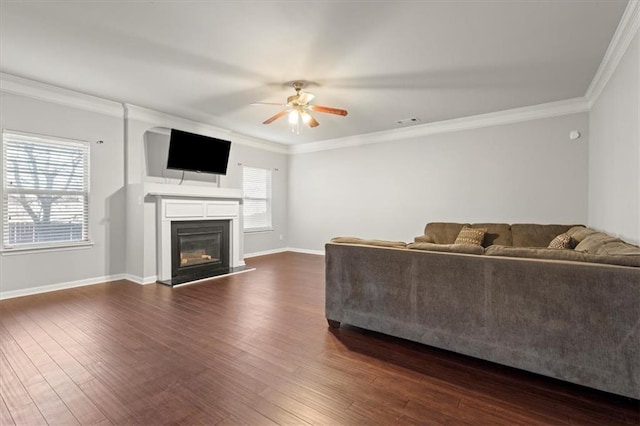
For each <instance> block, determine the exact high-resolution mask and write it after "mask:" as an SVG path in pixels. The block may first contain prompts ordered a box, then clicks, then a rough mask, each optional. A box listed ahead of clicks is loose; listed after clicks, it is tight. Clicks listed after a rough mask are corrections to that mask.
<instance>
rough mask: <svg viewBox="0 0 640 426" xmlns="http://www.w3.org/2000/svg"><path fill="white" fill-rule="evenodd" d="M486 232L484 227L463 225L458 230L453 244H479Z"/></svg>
mask: <svg viewBox="0 0 640 426" xmlns="http://www.w3.org/2000/svg"><path fill="white" fill-rule="evenodd" d="M486 232H487V230H486V229H484V228H471V227H469V226H465V227H464V228H462V229H461V230H460V233H459V234H458V238H456V241H455V243H454V244H467V245H474V246H481V245H482V240H484V234H485V233H486Z"/></svg>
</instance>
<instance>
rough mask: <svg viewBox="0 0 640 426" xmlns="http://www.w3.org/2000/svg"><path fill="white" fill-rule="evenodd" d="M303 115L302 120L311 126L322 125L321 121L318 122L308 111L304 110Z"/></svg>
mask: <svg viewBox="0 0 640 426" xmlns="http://www.w3.org/2000/svg"><path fill="white" fill-rule="evenodd" d="M301 116H302V121H303V122H304V123H305V124H306V125H307V126H309V127H318V126H319V125H320V123H318V121H317V120H316V119H315V118H313V116H312V115H311V114H309V113H308V112H306V111H302V114H301Z"/></svg>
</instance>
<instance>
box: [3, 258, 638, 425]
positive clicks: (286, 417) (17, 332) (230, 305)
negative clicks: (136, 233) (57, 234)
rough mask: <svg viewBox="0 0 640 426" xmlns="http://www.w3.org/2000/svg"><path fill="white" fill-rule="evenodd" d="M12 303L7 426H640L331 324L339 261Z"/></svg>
mask: <svg viewBox="0 0 640 426" xmlns="http://www.w3.org/2000/svg"><path fill="white" fill-rule="evenodd" d="M247 264H248V265H249V266H251V267H255V268H256V270H255V271H251V272H246V273H243V274H239V275H234V276H229V277H223V278H218V279H215V280H211V281H207V282H203V283H199V284H194V285H188V286H184V287H177V288H173V289H172V288H169V287H167V286H163V285H148V286H139V285H136V284H133V283H130V282H127V281H120V282H113V283H108V284H100V285H94V286H88V287H81V288H76V289H71V290H65V291H58V292H53V293H47V294H41V295H36V296H28V297H22V298H16V299H9V300H4V301H1V302H0V339H1V342H2V345H1V354H0V373H1V381H0V394H1V396H2V398H1V399H0V424H1V425H3V426H4V425H10V424H20V425H23V424H24V425H36V424H46V423H48V424H54V425H67V424H69V425H71V424H83V425H85V424H86V425H89V424H143V425H160V424H203V425H214V424H219V425H226V424H248V425H263V424H296V425H298V424H301V425H304V424H326V425H335V424H352V425H362V424H472V425H475V424H483V425H513V424H557V425H564V424H573V425H594V424H601V425H615V424H639V423H640V413H639V410H640V407H639V402H638V401H637V400H631V399H626V398H622V397H616V396H613V395H610V394H605V393H601V392H597V391H594V390H589V389H586V388H582V387H578V386H575V385H571V384H567V383H563V382H559V381H556V380H551V379H548V378H544V377H541V376H536V375H533V374H529V373H525V372H522V371H518V370H513V369H510V368H506V367H501V366H498V365H495V364H491V363H487V362H483V361H479V360H476V359H471V358H468V357H464V356H460V355H456V354H452V353H449V352H445V351H441V350H437V349H434V348H430V347H427V346H423V345H419V344H415V343H411V342H407V341H403V340H400V339H395V338H391V337H388V336H383V335H380V334H376V333H372V332H367V331H364V330H361V329H358V328H355V327H349V326H343V327H342V328H340V329H339V330H332V329H329V328H328V326H327V322H326V321H325V318H324V258H323V257H321V256H314V255H305V254H295V253H281V254H276V255H270V256H263V257H259V258H252V259H248V260H247Z"/></svg>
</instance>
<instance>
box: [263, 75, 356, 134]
mask: <svg viewBox="0 0 640 426" xmlns="http://www.w3.org/2000/svg"><path fill="white" fill-rule="evenodd" d="M303 86H304V83H303V82H301V81H294V82H293V88H294V89H295V91H296V94H295V95H292V96H289V97H288V98H287V103H286V104H278V103H272V102H254V103H252V104H251V105H278V106H282V107H285V109H283V110H282V111H280V112H279V113H277V114H275V115H273V116H271V117H269V118H267V119H266V120H265V121H263V122H262V124H271V123H273V122H274V121H276V120H277V119H278V118H281V117H284V116H285V115H288V116H289V123H290V124H291V125H292V128H291V131H292V132H295V133H296V134H298V133H299V131H300V121H302V122H303V123H304V124H306V125H307V126H309V127H317V126H319V125H320V123H318V121H317V120H316V119H315V118H313V116H312V115H311V114H309V111H315V112H323V113H327V114H335V115H341V116H343V117H344V116H345V115H347V114H348V112H347V110H344V109H339V108H332V107H326V106H320V105H310V104H309V102H311V101H312V100H313V98H315V96H314V95H312V94H311V93H306V92H303V91H302V87H303Z"/></svg>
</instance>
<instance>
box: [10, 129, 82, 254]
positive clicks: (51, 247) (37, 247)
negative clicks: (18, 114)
mask: <svg viewBox="0 0 640 426" xmlns="http://www.w3.org/2000/svg"><path fill="white" fill-rule="evenodd" d="M5 133H7V134H11V135H15V136H19V137H25V138H30V139H34V140H37V139H42V140H43V141H45V142H47V141H52V142H55V143H59V144H69V145H74V146H77V145H79V144H80V145H85V146H86V149H87V154H86V155H87V159H86V161H87V170H86V174H87V190H86V192H84V191H82V192H81V193H82V194H83V195H84V194H86V199H87V201H86V203H87V205H86V214H87V219H86V220H87V239H86V240H82V241H58V242H52V243H27V244H18V245H5V241H4V226H5V221H4V217H3V220H2V221H0V255H2V256H7V255H13V254H15V255H18V254H27V253H29V254H30V253H40V252H51V251H67V250H79V249H86V248H91V247H93V246H94V242H93V240H92V238H91V227H90V226H89V223H90V221H89V218H88V215H89V210H90V205H91V175H90V169H91V167H90V165H91V150H90V145H89V142H88V141H84V140H77V139H69V138H60V137H56V136H49V135H42V134H37V133H27V132H21V131H17V130H11V129H2V137H1V138H0V166H1V167H2V168H1V169H0V170H1V171H2V173H1V174H2V176H0V179H1V180H2V182H1V183H2V184H1V185H0V198H1V199H2V205H0V210H1V211H3V216H4V207H5V202H6V200H5V197H7V196H8V194H9V193H21V192H22V191H20V190H16V191H10V192H9V191H5V181H4V174H5V171H4V167H5V165H4V139H5ZM25 192H28V191H25ZM32 192H36V191H32Z"/></svg>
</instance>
